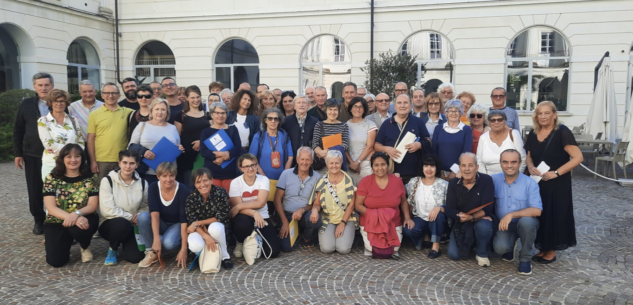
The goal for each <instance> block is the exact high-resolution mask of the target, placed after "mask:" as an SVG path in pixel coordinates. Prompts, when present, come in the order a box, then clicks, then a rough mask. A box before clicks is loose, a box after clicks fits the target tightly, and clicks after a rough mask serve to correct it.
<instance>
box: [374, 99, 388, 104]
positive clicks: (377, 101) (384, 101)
mask: <svg viewBox="0 0 633 305" xmlns="http://www.w3.org/2000/svg"><path fill="white" fill-rule="evenodd" d="M376 103H389V100H388V99H384V100H376Z"/></svg>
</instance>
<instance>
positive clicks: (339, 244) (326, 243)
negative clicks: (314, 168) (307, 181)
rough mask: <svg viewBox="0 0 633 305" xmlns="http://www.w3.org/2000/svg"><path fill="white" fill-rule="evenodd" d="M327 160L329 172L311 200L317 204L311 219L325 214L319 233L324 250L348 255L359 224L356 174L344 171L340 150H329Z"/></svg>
mask: <svg viewBox="0 0 633 305" xmlns="http://www.w3.org/2000/svg"><path fill="white" fill-rule="evenodd" d="M325 163H326V165H327V169H328V171H327V172H326V173H325V175H323V176H322V177H321V178H319V180H317V182H316V184H315V185H314V189H313V190H312V195H310V200H308V202H312V203H313V204H312V215H310V221H311V222H312V223H317V221H319V215H321V219H322V225H321V228H320V229H319V235H318V236H319V244H320V247H321V252H323V253H332V252H334V251H337V252H338V253H340V254H347V253H349V252H350V251H351V250H352V244H353V243H354V235H355V234H354V231H355V230H356V226H357V225H358V221H357V218H358V215H357V214H356V212H355V211H354V202H355V198H356V197H355V196H356V195H355V193H356V187H355V186H354V181H353V180H352V177H350V176H349V175H347V174H346V173H345V172H344V171H342V170H341V165H342V164H343V154H342V153H341V152H340V151H337V150H330V151H328V152H327V153H326V156H325Z"/></svg>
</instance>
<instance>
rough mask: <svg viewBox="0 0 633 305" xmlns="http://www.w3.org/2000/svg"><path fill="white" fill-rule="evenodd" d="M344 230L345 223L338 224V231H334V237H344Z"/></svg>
mask: <svg viewBox="0 0 633 305" xmlns="http://www.w3.org/2000/svg"><path fill="white" fill-rule="evenodd" d="M344 232H345V223H343V222H341V223H339V224H338V225H337V226H336V231H334V237H336V238H340V237H343V233H344Z"/></svg>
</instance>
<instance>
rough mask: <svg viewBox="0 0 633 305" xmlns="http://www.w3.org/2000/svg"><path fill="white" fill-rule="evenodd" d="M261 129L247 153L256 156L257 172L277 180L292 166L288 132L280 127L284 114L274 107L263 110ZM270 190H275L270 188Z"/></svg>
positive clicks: (292, 157)
mask: <svg viewBox="0 0 633 305" xmlns="http://www.w3.org/2000/svg"><path fill="white" fill-rule="evenodd" d="M261 122H262V129H261V130H260V131H258V132H257V133H255V135H254V136H253V141H252V142H251V146H250V148H249V151H248V152H249V153H251V154H253V155H254V156H255V157H256V158H257V163H258V164H257V173H258V174H260V175H262V176H266V177H267V178H268V180H273V181H276V180H279V176H281V173H282V172H283V171H284V170H286V169H289V168H290V167H291V166H292V160H293V159H294V155H293V153H292V146H291V145H290V138H289V137H288V133H287V132H286V131H285V130H283V129H281V124H283V122H284V115H283V114H281V110H279V109H278V108H276V107H273V108H268V109H266V110H264V113H262V116H261ZM270 192H273V193H274V192H275V190H274V189H271V190H270Z"/></svg>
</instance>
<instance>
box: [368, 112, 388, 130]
mask: <svg viewBox="0 0 633 305" xmlns="http://www.w3.org/2000/svg"><path fill="white" fill-rule="evenodd" d="M390 117H391V115H390V116H389V117H388V118H387V119H389V118H390ZM367 118H368V119H369V120H371V121H374V123H376V128H378V130H380V126H382V117H381V116H380V113H378V112H377V111H376V112H374V113H372V114H370V115H369V116H367Z"/></svg>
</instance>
